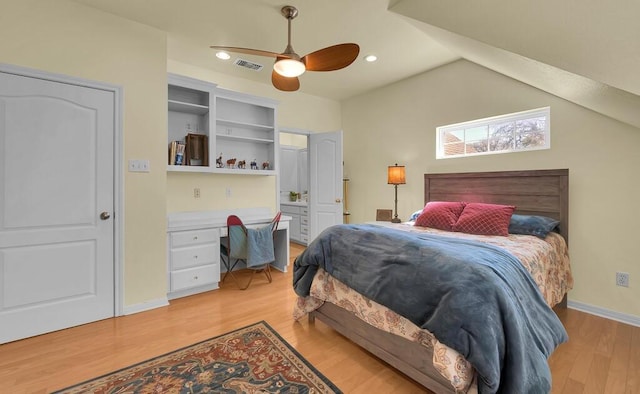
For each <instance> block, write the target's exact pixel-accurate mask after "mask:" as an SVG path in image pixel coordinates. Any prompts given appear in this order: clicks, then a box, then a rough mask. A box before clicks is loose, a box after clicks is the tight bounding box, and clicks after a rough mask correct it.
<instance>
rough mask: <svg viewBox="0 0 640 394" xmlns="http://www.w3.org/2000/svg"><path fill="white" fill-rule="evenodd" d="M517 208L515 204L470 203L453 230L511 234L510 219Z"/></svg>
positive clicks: (484, 233)
mask: <svg viewBox="0 0 640 394" xmlns="http://www.w3.org/2000/svg"><path fill="white" fill-rule="evenodd" d="M515 209H516V207H514V206H513V205H497V204H483V203H468V204H466V205H465V207H464V210H463V211H462V214H461V215H460V217H459V218H458V221H457V222H456V223H455V224H454V225H453V231H459V232H462V233H469V234H480V235H504V236H505V237H506V236H508V235H509V221H510V220H511V215H512V214H513V211H514V210H515Z"/></svg>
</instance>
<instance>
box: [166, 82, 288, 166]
mask: <svg viewBox="0 0 640 394" xmlns="http://www.w3.org/2000/svg"><path fill="white" fill-rule="evenodd" d="M168 82H169V83H168V89H169V90H168V93H169V97H168V98H169V99H168V111H169V112H168V143H169V145H171V142H172V141H181V142H184V143H187V141H186V136H187V134H195V135H196V137H197V139H198V141H200V143H202V141H206V149H205V148H204V146H197V147H196V149H195V150H192V152H193V151H198V152H199V153H200V152H203V151H206V155H208V157H207V159H208V160H202V161H201V162H202V163H205V162H206V163H208V165H189V164H190V163H189V162H190V161H189V160H186V162H185V164H184V165H171V164H168V165H167V171H172V172H208V173H220V174H236V175H276V174H277V168H278V163H277V160H278V155H277V154H276V153H277V151H278V132H277V127H276V125H275V119H276V106H277V102H276V101H274V100H270V99H267V98H263V97H257V96H252V95H248V94H243V93H239V92H234V91H230V90H226V89H221V88H218V87H217V86H216V85H215V84H212V83H209V82H204V81H199V80H196V79H193V78H188V77H184V76H180V75H175V74H170V75H169V80H168ZM171 156H172V154H171V152H169V155H168V163H171ZM219 158H220V160H217V159H219ZM234 158H235V159H236V160H235V164H234V165H231V164H227V161H228V160H230V159H234ZM241 161H244V162H245V166H244V168H240V167H239V163H240V162H241ZM198 163H200V161H198ZM252 163H255V167H252V165H251V164H252Z"/></svg>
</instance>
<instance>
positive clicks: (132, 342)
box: [0, 244, 640, 394]
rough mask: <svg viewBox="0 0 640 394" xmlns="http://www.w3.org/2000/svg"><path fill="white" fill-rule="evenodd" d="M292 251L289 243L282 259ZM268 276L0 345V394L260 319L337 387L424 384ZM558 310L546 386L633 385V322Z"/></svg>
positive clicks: (66, 380)
mask: <svg viewBox="0 0 640 394" xmlns="http://www.w3.org/2000/svg"><path fill="white" fill-rule="evenodd" d="M301 250H302V248H301V247H298V246H296V245H295V244H292V253H291V255H292V258H293V256H296V255H297V254H298V253H299V252H300V251H301ZM290 271H291V269H290ZM273 277H274V281H273V283H271V284H267V283H266V280H264V279H263V278H262V277H259V276H256V279H254V283H253V284H252V285H251V287H250V288H249V290H246V291H240V290H238V289H237V287H236V286H235V285H234V284H233V282H231V281H229V280H227V282H225V283H224V285H223V286H222V287H221V288H220V289H219V290H215V291H211V292H208V293H203V294H199V295H195V296H191V297H185V298H181V299H177V300H174V301H172V302H171V305H170V306H168V307H165V308H158V309H155V310H152V311H148V312H143V313H138V314H135V315H130V316H124V317H119V318H115V319H108V320H103V321H99V322H96V323H91V324H87V325H84V326H80V327H75V328H71V329H67V330H62V331H58V332H54V333H51V334H46V335H41V336H38V337H34V338H29V339H25V340H22V341H16V342H12V343H8V344H5V345H0V393H5V392H7V393H12V394H13V393H47V392H51V391H52V390H56V389H60V388H63V387H66V386H70V385H72V384H75V383H78V382H81V381H84V380H87V379H90V378H93V377H96V376H99V375H102V374H105V373H108V372H110V371H113V370H117V369H120V368H123V367H126V366H128V365H131V364H134V363H137V362H140V361H143V360H146V359H149V358H152V357H155V356H158V355H160V354H163V353H167V352H170V351H172V350H175V349H178V348H181V347H184V346H188V345H190V344H193V343H195V342H198V341H202V340H205V339H208V338H211V337H214V336H217V335H220V334H222V333H225V332H227V331H230V330H233V329H235V328H239V327H243V326H246V325H249V324H252V323H254V322H256V321H260V320H265V321H266V322H267V323H269V325H271V326H272V327H273V328H274V329H275V330H276V331H278V333H279V334H280V335H281V336H282V337H283V338H285V339H286V340H287V341H288V342H289V343H290V344H291V345H293V346H294V347H295V348H296V349H297V350H298V351H299V352H300V353H301V354H302V355H303V356H304V357H305V358H306V359H307V360H309V361H310V362H311V363H312V364H313V365H314V366H315V367H316V368H317V369H318V370H320V371H321V372H322V373H323V374H324V375H326V376H327V377H328V378H329V379H331V380H332V381H333V382H334V383H335V384H336V385H337V386H338V387H340V388H341V389H342V390H343V391H344V392H345V393H422V392H425V391H424V390H423V389H421V387H420V386H418V385H417V384H415V383H414V382H413V381H412V380H410V379H408V378H407V377H405V376H404V375H401V374H399V373H397V372H396V371H395V370H394V369H392V368H391V367H389V366H387V365H386V364H385V363H383V362H381V361H379V360H378V359H377V358H375V357H374V356H371V355H370V354H369V353H367V352H366V351H363V350H361V349H360V348H358V347H357V346H355V345H353V344H352V343H351V342H350V341H348V340H347V339H345V338H343V337H342V336H340V335H339V334H337V333H336V332H335V331H333V330H331V329H330V328H328V327H327V326H325V325H324V324H323V323H321V322H316V323H315V325H311V326H310V325H309V324H308V323H307V321H306V319H305V320H304V321H303V322H301V323H296V322H294V321H293V319H292V317H291V311H292V308H293V304H294V302H295V300H296V296H295V294H294V292H293V290H292V287H291V282H292V278H291V272H289V273H286V274H283V273H280V272H275V273H274V274H273ZM559 314H560V317H561V319H562V321H563V323H564V324H565V326H566V328H567V330H568V332H569V336H570V340H569V342H568V343H566V344H563V345H561V346H560V347H559V348H558V350H556V352H555V353H554V354H553V355H552V357H551V359H550V360H549V363H550V365H551V369H552V372H553V386H554V387H553V393H569V394H577V393H626V394H629V393H640V328H638V327H632V326H629V325H626V324H622V323H617V322H614V321H611V320H607V319H603V318H599V317H596V316H592V315H588V314H585V313H581V312H578V311H575V310H571V309H568V310H563V311H561V312H560V313H559Z"/></svg>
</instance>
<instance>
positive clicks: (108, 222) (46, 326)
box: [0, 72, 115, 343]
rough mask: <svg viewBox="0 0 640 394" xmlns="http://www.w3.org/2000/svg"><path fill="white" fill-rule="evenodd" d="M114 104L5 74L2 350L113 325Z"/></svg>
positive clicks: (0, 78) (82, 91)
mask: <svg viewBox="0 0 640 394" xmlns="http://www.w3.org/2000/svg"><path fill="white" fill-rule="evenodd" d="M114 95H115V93H114V92H113V91H106V90H101V89H94V88H89V87H84V86H78V85H73V84H67V83H62V82H55V81H51V80H46V79H41V78H31V77H27V76H21V75H15V74H11V73H5V72H0V343H4V342H8V341H13V340H16V339H21V338H26V337H29V336H33V335H38V334H42V333H45V332H49V331H54V330H58V329H62V328H67V327H71V326H75V325H79V324H84V323H87V322H91V321H95V320H100V319H103V318H108V317H111V316H114V307H115V302H114V222H113V211H114V208H113V207H114V159H113V158H114V135H115V134H114V133H115V120H114V111H115V108H114V105H115V104H114V103H115V100H114ZM102 212H104V214H103V215H102V217H101V213H102Z"/></svg>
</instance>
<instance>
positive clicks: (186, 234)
mask: <svg viewBox="0 0 640 394" xmlns="http://www.w3.org/2000/svg"><path fill="white" fill-rule="evenodd" d="M218 237H220V235H219V233H218V229H214V228H209V229H202V230H193V231H176V232H173V233H171V247H172V248H175V247H178V246H190V245H197V244H207V243H214V242H215V243H218Z"/></svg>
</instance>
